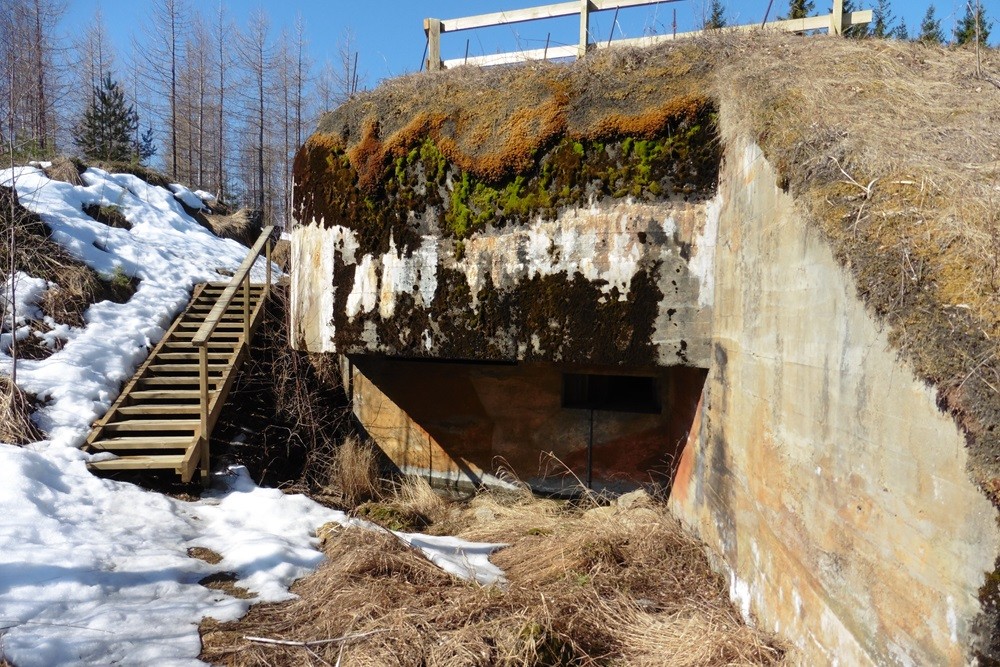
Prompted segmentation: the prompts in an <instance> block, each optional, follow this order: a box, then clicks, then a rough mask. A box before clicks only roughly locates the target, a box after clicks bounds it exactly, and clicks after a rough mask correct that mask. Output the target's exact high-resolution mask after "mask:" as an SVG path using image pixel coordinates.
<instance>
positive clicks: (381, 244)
mask: <svg viewBox="0 0 1000 667" xmlns="http://www.w3.org/2000/svg"><path fill="white" fill-rule="evenodd" d="M309 147H310V146H309V144H307V147H306V148H309ZM318 148H319V149H320V150H314V151H313V152H312V153H311V152H310V151H308V150H306V149H303V151H302V152H301V155H300V157H297V158H296V160H297V163H296V174H297V175H296V180H297V182H301V183H302V187H301V188H296V194H297V196H298V195H299V193H305V201H304V202H303V203H302V206H303V208H304V209H305V213H306V215H307V216H308V215H310V214H312V215H313V216H315V217H316V219H323V220H325V221H326V223H327V224H343V225H346V226H348V227H351V228H352V229H355V230H356V231H358V232H361V233H360V235H359V236H360V237H361V240H362V242H361V247H362V249H363V250H364V251H366V252H383V251H384V250H385V249H386V247H387V245H388V240H389V238H390V235H391V236H392V237H393V238H394V239H395V241H396V244H397V247H399V245H400V244H401V243H403V244H405V245H407V246H408V247H410V248H414V247H416V246H417V245H419V243H420V235H421V234H422V233H426V232H425V231H421V229H420V225H421V224H422V222H420V220H426V218H422V217H421V213H422V212H424V211H435V212H436V213H437V216H438V220H439V221H441V223H442V233H443V234H444V235H445V236H450V237H452V238H453V239H455V240H456V241H462V240H464V239H467V238H469V237H470V236H471V235H473V234H475V233H477V232H478V231H481V230H482V229H484V228H485V227H486V226H487V225H490V224H496V225H499V226H502V225H506V224H524V223H526V222H528V221H530V220H532V219H534V218H536V217H538V216H541V217H543V218H547V219H552V218H554V217H555V216H556V215H557V214H558V212H559V210H560V209H562V208H565V207H571V206H580V205H585V204H586V202H587V201H588V199H589V198H590V197H591V196H593V195H594V194H596V195H597V196H598V197H606V198H620V197H633V198H635V199H637V200H640V201H654V200H660V199H664V198H676V197H683V198H687V197H690V196H710V195H711V193H712V192H714V189H715V185H716V179H717V176H718V167H719V161H720V148H719V142H718V140H717V137H716V135H715V114H714V111H713V110H712V109H710V108H707V107H706V108H705V109H702V110H701V111H700V112H699V113H698V114H696V115H694V116H691V115H685V116H683V117H682V118H678V119H677V120H676V121H675V122H674V123H672V124H669V123H668V125H667V126H666V127H665V128H664V129H663V131H662V133H661V135H659V136H653V137H649V136H642V137H636V136H623V137H614V136H609V137H594V138H589V139H577V138H568V137H564V138H563V139H562V140H559V141H556V142H555V143H553V144H550V145H548V146H545V147H541V148H539V149H538V150H537V152H536V154H535V161H534V164H533V166H532V167H531V168H529V169H526V170H524V171H522V172H520V173H516V174H510V175H508V176H504V177H502V178H500V179H497V180H487V179H484V178H481V177H478V176H476V175H475V174H474V173H472V172H469V171H466V170H463V169H461V168H459V167H458V166H457V165H455V164H452V163H450V162H449V161H448V159H447V157H445V155H444V154H443V153H442V151H441V149H440V148H439V147H438V146H437V144H436V143H435V142H434V140H433V139H431V138H430V137H428V136H425V137H423V138H422V139H420V140H419V143H417V144H415V145H412V146H408V147H406V149H407V150H406V152H405V153H401V154H399V155H398V156H397V157H396V158H395V159H394V160H392V161H391V162H390V163H389V164H387V165H386V167H385V171H384V174H383V177H382V179H381V181H380V186H379V188H378V190H377V191H365V192H362V191H361V190H360V188H359V187H358V186H357V182H358V175H357V173H356V171H355V170H354V169H353V167H352V166H351V165H350V162H349V160H348V159H347V156H346V154H345V153H344V151H343V150H341V149H340V148H338V147H337V145H335V144H333V142H330V144H326V145H324V144H319V145H318ZM320 158H322V160H321V159H320ZM303 169H304V170H305V172H306V173H302V172H303ZM309 171H315V172H316V173H315V174H310V173H308V172H309ZM300 173H301V174H302V175H301V176H300ZM435 186H437V187H435ZM414 212H416V213H417V214H418V215H417V218H414V217H413V215H412V213H414ZM414 220H417V221H416V222H413V221H414ZM404 239H405V240H404ZM455 250H456V257H459V258H460V257H461V256H462V254H463V253H464V246H458V245H456V248H455Z"/></svg>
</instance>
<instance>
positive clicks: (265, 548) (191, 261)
mask: <svg viewBox="0 0 1000 667" xmlns="http://www.w3.org/2000/svg"><path fill="white" fill-rule="evenodd" d="M82 178H83V181H84V183H85V185H83V186H73V185H70V184H67V183H62V182H58V181H52V180H49V179H48V178H47V177H46V176H45V175H44V174H43V173H42V172H41V170H39V169H37V168H31V167H24V168H17V169H14V170H10V169H8V170H0V185H5V186H13V187H15V188H16V189H17V193H18V197H19V199H20V201H21V203H22V204H23V205H24V206H25V207H27V208H28V209H29V210H32V211H34V212H35V213H38V214H39V215H40V216H41V218H42V220H43V221H44V222H45V223H46V224H47V225H48V226H49V228H50V229H51V230H52V236H53V238H54V239H55V240H56V241H57V242H58V243H60V244H61V245H63V246H64V247H65V248H66V249H67V250H68V251H69V252H70V253H71V254H72V255H73V256H74V257H76V258H77V259H79V260H81V261H83V262H84V263H86V264H87V265H88V266H90V267H91V268H93V269H95V270H97V271H99V272H101V273H104V274H105V275H111V274H113V273H114V272H115V271H116V270H121V271H123V272H125V273H126V274H127V275H129V276H135V277H138V278H140V279H141V282H140V284H139V288H138V290H137V291H136V293H135V295H133V297H132V298H131V299H130V300H129V301H128V302H127V303H124V304H116V303H112V302H109V301H105V302H101V303H96V304H93V305H92V306H91V307H90V308H88V309H87V311H86V312H85V313H84V321H85V324H86V325H85V326H84V327H83V328H80V329H73V328H71V327H57V329H56V330H55V331H53V332H50V334H49V335H52V336H59V337H62V338H64V339H65V340H66V341H67V342H66V344H65V346H63V348H62V349H61V350H59V351H58V352H55V353H54V354H52V355H51V356H50V357H48V358H47V359H44V360H40V361H31V360H20V361H19V362H18V385H19V386H20V387H21V388H22V389H24V390H26V391H28V392H30V393H33V394H35V395H36V396H37V397H38V398H39V399H41V400H43V401H45V403H46V404H45V406H44V407H43V408H41V409H40V410H39V411H37V412H36V413H35V415H34V419H35V420H36V421H37V422H38V424H39V425H40V426H41V427H42V428H43V429H44V430H46V431H47V432H48V434H49V439H48V440H45V441H41V442H37V443H34V444H32V445H29V446H27V447H14V446H11V445H7V444H3V443H0V508H3V509H4V510H5V511H3V512H2V513H0V619H2V620H0V635H2V651H3V655H4V657H6V658H8V659H10V660H11V661H13V662H14V663H15V664H17V665H19V666H20V667H36V666H38V667H42V666H44V667H49V666H52V665H79V664H94V665H106V664H125V665H148V664H156V665H168V664H169V665H200V664H202V663H200V662H199V661H198V660H197V655H198V653H199V652H200V648H201V642H200V638H199V636H198V628H197V624H198V622H199V621H200V620H201V619H202V618H204V617H206V616H211V617H213V618H216V619H219V620H221V621H227V620H234V619H236V618H239V617H240V616H241V615H242V614H243V613H245V612H246V610H247V608H248V605H249V604H250V602H251V601H247V600H238V599H235V598H232V597H229V596H228V595H226V594H224V593H222V592H220V591H216V590H212V589H209V588H206V587H204V586H201V585H200V584H199V583H198V582H199V581H200V580H201V579H203V578H204V577H205V576H207V575H209V574H213V573H219V572H234V573H236V575H237V583H238V585H240V586H242V587H244V588H246V589H248V590H249V591H250V592H251V593H252V594H253V595H254V596H255V599H254V600H253V601H279V600H285V599H288V598H289V597H291V594H290V593H289V592H288V586H289V584H291V582H292V581H293V580H295V579H296V578H299V577H302V576H304V575H306V574H308V573H309V572H310V571H311V570H312V569H314V568H315V567H316V566H317V565H318V564H319V563H320V561H321V560H322V554H321V553H320V552H319V551H318V550H317V546H318V540H317V538H316V537H315V530H316V528H318V527H319V526H320V525H322V524H324V523H328V522H330V521H335V522H338V523H341V524H344V525H359V526H363V527H367V528H369V529H373V530H374V529H376V528H375V527H374V526H372V525H371V524H366V523H364V522H359V521H357V520H356V519H351V518H349V517H347V516H346V515H344V514H343V513H342V512H335V511H333V510H330V509H327V508H325V507H322V506H321V505H318V504H317V503H315V502H313V501H311V500H309V499H308V498H306V497H304V496H295V495H288V494H284V493H282V492H281V491H278V490H276V489H262V488H258V487H257V486H256V485H255V484H254V483H253V482H252V481H251V480H250V478H249V476H248V475H247V473H246V470H245V469H241V468H237V469H233V470H230V471H229V472H227V473H224V474H222V475H220V476H217V477H216V479H217V482H218V484H217V486H218V489H217V490H216V491H214V492H211V493H207V494H206V495H205V496H204V497H203V498H202V500H200V501H198V502H185V501H181V500H177V499H174V498H170V497H168V496H164V495H161V494H158V493H153V492H150V491H146V490H144V489H141V488H139V487H137V486H134V485H132V484H127V483H122V482H115V481H112V480H107V479H101V478H98V477H95V476H94V475H92V474H91V473H90V472H89V471H88V470H87V468H86V461H87V460H89V459H90V458H91V455H89V454H87V453H85V452H83V451H81V450H79V449H77V446H78V445H80V444H81V443H82V442H83V440H84V438H85V437H86V434H87V433H88V431H89V428H90V423H91V421H92V420H93V419H94V418H96V417H98V416H100V415H101V414H103V413H104V412H105V411H106V410H107V408H108V407H109V406H110V404H111V402H112V401H113V400H114V399H115V397H116V396H117V394H118V392H119V391H120V388H121V385H122V383H123V382H124V381H125V380H126V379H128V378H129V377H131V375H132V374H133V373H134V371H135V369H136V367H137V366H138V365H139V364H140V363H141V362H142V361H143V360H144V359H145V358H146V356H147V354H148V351H149V348H150V346H151V345H153V344H154V343H156V342H157V341H158V340H159V339H160V338H161V337H162V336H163V334H164V330H165V328H166V327H167V326H168V325H169V323H170V322H171V320H172V319H173V317H174V316H175V314H176V312H177V311H178V310H180V309H181V308H182V307H183V306H184V305H185V304H186V302H187V300H188V298H189V296H190V290H191V288H192V287H193V286H194V285H195V284H196V283H198V282H205V281H210V280H219V279H221V278H222V274H220V270H223V271H233V270H234V269H235V268H236V267H237V266H238V265H239V264H240V262H241V261H242V260H243V258H244V256H245V255H246V248H245V247H243V246H241V245H240V244H238V243H236V242H235V241H229V240H223V239H219V238H217V237H215V236H214V235H212V234H211V233H210V232H208V231H207V230H205V229H204V228H202V227H201V226H200V225H199V224H198V223H197V222H196V221H195V220H193V219H191V218H190V217H189V216H188V215H187V214H186V213H185V212H184V209H183V208H182V207H181V205H180V203H179V202H178V201H177V199H176V198H175V196H174V193H173V192H171V191H168V190H167V189H165V188H160V187H156V186H152V185H149V184H148V183H146V182H145V181H142V180H141V179H139V178H137V177H135V176H132V175H130V174H109V173H108V172H106V171H103V170H100V169H88V170H87V171H86V172H85V173H84V174H83V175H82ZM192 196H193V195H192ZM84 203H99V204H102V205H116V206H118V207H119V208H120V210H121V211H122V213H123V215H125V217H126V218H127V219H128V220H129V222H130V223H131V224H132V229H131V230H124V229H117V228H111V227H109V226H107V225H104V224H102V223H99V222H97V221H95V220H93V219H92V218H90V217H89V216H87V215H86V214H84V213H83V212H82V205H83V204H84ZM338 241H340V242H342V245H344V246H346V245H348V242H349V241H350V240H349V239H347V238H345V237H340V238H339V239H338V238H335V237H334V236H333V235H331V236H330V237H329V242H330V243H331V244H333V243H336V242H338ZM331 257H332V253H331ZM264 271H265V267H264V263H263V260H261V261H259V262H258V265H257V266H256V267H255V268H254V273H253V279H254V280H257V281H259V280H263V278H264ZM274 274H275V276H277V275H279V274H280V272H279V271H277V270H275V272H274ZM15 279H16V280H17V287H18V289H17V291H16V303H17V306H18V321H23V318H25V317H34V316H37V315H39V313H38V312H37V309H36V308H34V305H33V304H34V303H35V302H36V301H37V299H38V297H39V296H40V295H41V294H42V293H43V292H44V290H45V289H48V288H49V287H50V285H49V284H48V283H46V282H45V281H43V280H39V279H37V278H32V277H31V276H27V275H24V274H18V275H17V276H16V278H15ZM7 294H9V292H7ZM330 315H331V317H332V312H331V313H330ZM54 324H55V323H54V322H50V325H54ZM23 328H24V329H26V327H23ZM20 333H21V332H20V331H19V332H18V335H20ZM7 336H8V341H7V342H8V344H9V334H7ZM0 349H3V348H2V346H0ZM11 363H12V360H11V358H10V357H9V356H8V355H7V354H5V353H0V370H4V371H8V372H9V369H10V367H11ZM100 456H101V455H97V457H100ZM104 456H108V455H107V454H105V455H104ZM97 457H94V458H97ZM378 530H381V529H380V528H378ZM399 538H400V539H402V540H404V541H405V542H407V543H408V544H412V545H414V547H415V548H418V549H420V551H421V552H422V553H424V554H425V555H426V556H427V557H428V558H430V559H431V560H432V561H433V562H436V563H438V564H439V565H441V566H442V567H444V568H445V569H447V570H448V571H449V572H452V573H454V574H455V575H456V576H464V577H468V578H470V579H474V580H476V581H481V582H487V581H489V582H493V581H499V580H500V576H501V573H500V572H499V570H497V569H496V568H495V567H493V566H492V565H490V564H489V561H488V559H487V558H486V556H487V555H488V553H489V552H490V551H491V550H492V549H494V548H496V546H495V545H478V544H469V543H464V542H461V541H459V540H453V539H443V540H435V539H431V540H427V539H426V538H425V536H409V535H405V534H401V535H399ZM195 546H201V547H206V548H209V549H212V550H214V551H216V552H218V553H219V554H220V555H221V556H222V561H221V562H220V563H218V564H216V565H210V564H208V563H206V562H203V561H200V560H197V559H194V558H190V557H188V555H187V550H188V548H190V547H195Z"/></svg>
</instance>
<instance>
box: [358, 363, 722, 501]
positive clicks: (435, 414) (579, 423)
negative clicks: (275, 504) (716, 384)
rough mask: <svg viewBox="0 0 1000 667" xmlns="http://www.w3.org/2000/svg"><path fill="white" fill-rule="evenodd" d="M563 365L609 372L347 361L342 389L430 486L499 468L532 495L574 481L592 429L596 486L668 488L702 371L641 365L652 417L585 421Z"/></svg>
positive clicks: (469, 480) (392, 454)
mask: <svg viewBox="0 0 1000 667" xmlns="http://www.w3.org/2000/svg"><path fill="white" fill-rule="evenodd" d="M566 370H571V371H572V372H577V373H588V372H599V371H607V369H603V368H595V367H575V368H572V369H566V367H564V366H558V365H555V364H551V363H530V362H529V363H522V364H517V365H513V364H467V363H466V364H462V363H443V362H433V363H426V362H417V361H406V360H399V359H384V358H378V357H352V358H351V360H350V362H349V367H348V371H347V372H348V373H349V380H348V382H347V383H346V384H347V386H349V387H350V390H351V393H352V396H351V399H352V405H353V407H354V412H355V414H356V415H357V417H358V419H359V421H360V422H361V423H362V424H363V425H364V426H365V430H366V431H367V432H368V434H369V435H370V436H371V437H372V438H374V439H375V441H376V442H377V443H378V444H379V446H380V447H381V449H382V450H383V451H384V452H385V453H386V454H387V455H388V456H389V458H390V459H392V461H393V462H394V463H396V465H397V466H399V467H400V468H402V469H403V470H404V471H406V472H410V473H415V474H420V475H426V476H429V477H430V478H431V479H432V481H437V482H446V483H449V484H462V483H466V484H473V485H479V484H481V483H484V482H485V483H498V482H501V481H502V480H501V477H502V473H504V472H506V473H512V474H513V475H514V476H515V477H516V478H517V479H520V480H522V481H524V482H527V483H528V484H530V485H531V486H532V487H533V488H535V489H538V490H548V491H560V490H564V489H567V488H579V486H580V485H581V484H582V483H584V482H585V480H586V479H587V449H588V445H589V443H590V437H591V436H590V434H591V424H592V427H593V455H592V456H593V458H592V470H591V472H592V475H593V478H594V485H593V486H594V488H597V489H607V490H611V491H617V492H621V491H628V490H632V489H635V488H637V487H638V486H639V485H641V484H643V483H650V482H658V483H660V484H663V485H668V484H669V482H670V479H671V478H672V476H673V472H674V469H675V467H676V460H677V457H678V455H679V453H680V449H681V446H682V445H683V443H684V442H685V441H686V439H687V436H688V430H689V428H690V425H691V420H692V418H693V416H694V413H695V408H696V406H697V404H698V399H699V396H700V394H701V387H702V383H703V381H704V371H702V370H700V369H695V368H690V367H684V366H675V367H671V368H666V369H658V370H657V371H654V372H649V373H646V372H644V373H642V375H646V376H649V375H655V377H656V382H657V387H658V393H659V401H660V403H661V405H662V406H663V409H662V410H661V411H660V412H659V413H658V414H640V413H630V412H612V411H605V410H595V411H594V412H593V422H592V423H591V411H590V410H585V409H568V408H563V407H562V374H563V372H564V371H566ZM616 372H623V371H621V370H620V369H618V370H617V371H616ZM498 475H499V477H498Z"/></svg>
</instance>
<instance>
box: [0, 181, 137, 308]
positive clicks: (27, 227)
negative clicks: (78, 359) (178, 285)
mask: <svg viewBox="0 0 1000 667" xmlns="http://www.w3.org/2000/svg"><path fill="white" fill-rule="evenodd" d="M12 197H13V199H14V213H13V225H14V232H15V243H14V252H13V263H14V267H15V269H17V270H19V271H24V272H25V273H27V274H29V275H32V276H35V277H38V278H43V279H45V280H48V281H51V282H53V283H55V284H56V285H57V287H56V288H53V289H50V290H47V291H46V292H45V293H44V294H43V295H42V298H41V300H40V302H39V307H40V308H41V309H42V312H44V313H45V314H46V315H49V316H51V317H52V318H53V319H55V320H56V321H57V322H60V323H62V324H69V325H72V326H82V325H83V324H84V321H83V313H84V311H86V309H87V308H88V307H89V306H90V304H92V303H95V302H97V301H102V300H104V299H110V300H112V301H116V302H118V303H122V302H124V301H127V300H128V299H129V298H130V297H131V296H132V294H134V293H135V290H136V287H137V285H138V281H137V280H135V279H129V278H127V277H125V276H124V275H122V276H115V277H113V278H111V279H108V280H106V279H104V278H102V277H101V276H100V275H99V274H98V273H97V272H95V271H94V270H93V269H91V268H89V267H87V266H86V265H85V264H83V263H82V262H80V261H78V260H76V259H74V258H73V257H72V256H71V255H70V254H69V253H68V252H67V251H66V250H65V249H64V248H63V247H62V246H61V245H59V244H58V243H56V242H55V241H53V240H52V239H51V238H50V234H49V230H48V228H47V227H46V226H45V224H44V223H43V222H42V221H41V219H40V218H39V217H38V216H37V215H35V214H34V213H31V212H30V211H28V210H27V209H26V208H24V207H23V206H21V204H20V202H18V201H17V197H16V196H15V195H14V194H13V191H12V190H10V189H9V188H2V187H0V237H2V238H4V239H7V238H8V234H9V230H10V225H11V224H12V223H11V218H12V215H11V198H12ZM10 254H11V253H10V248H9V246H8V244H7V243H6V242H4V243H0V266H4V267H6V266H9V265H10V264H9V262H10Z"/></svg>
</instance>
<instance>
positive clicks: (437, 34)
mask: <svg viewBox="0 0 1000 667" xmlns="http://www.w3.org/2000/svg"><path fill="white" fill-rule="evenodd" d="M424 34H426V35H427V69H428V71H431V72H433V71H435V70H439V69H441V20H440V19H424Z"/></svg>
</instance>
